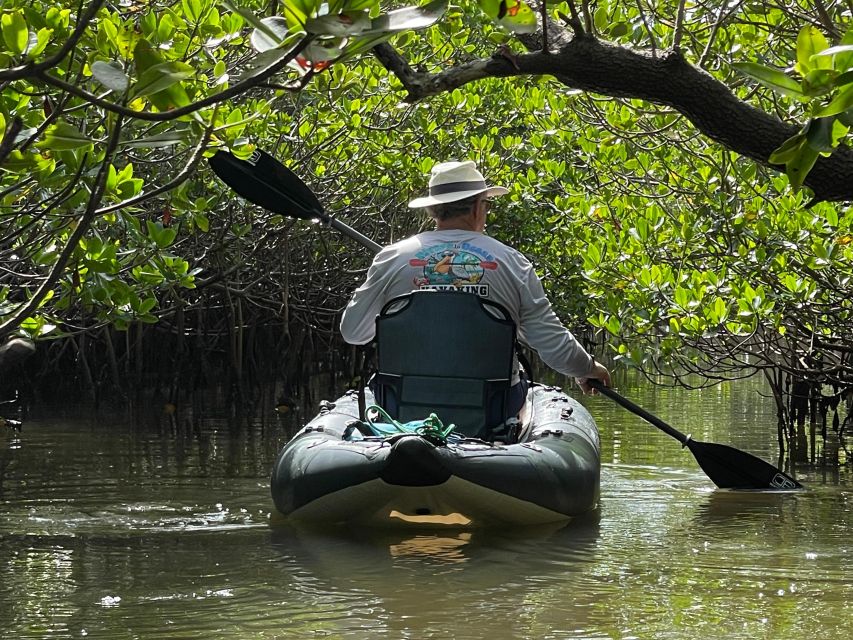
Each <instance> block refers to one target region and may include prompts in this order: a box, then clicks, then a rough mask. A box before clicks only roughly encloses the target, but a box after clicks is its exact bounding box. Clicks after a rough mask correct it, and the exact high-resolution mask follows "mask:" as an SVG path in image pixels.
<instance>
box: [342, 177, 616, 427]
mask: <svg viewBox="0 0 853 640" xmlns="http://www.w3.org/2000/svg"><path fill="white" fill-rule="evenodd" d="M506 193H508V191H507V190H506V189H505V188H503V187H495V186H488V185H487V184H486V181H485V179H484V178H483V175H482V174H481V173H480V172H479V171H478V170H477V167H476V165H475V164H474V163H473V162H471V161H467V162H442V163H440V164H437V165H435V166H434V167H433V169H432V175H431V177H430V181H429V195H428V196H426V197H423V198H415V199H414V200H412V201H411V202H410V203H409V207H412V208H421V207H426V208H427V211H428V212H429V214H430V216H432V218H433V219H434V221H435V231H427V232H425V233H420V234H418V235H415V236H412V237H410V238H406V239H405V240H401V241H399V242H396V243H394V244H392V245H389V246H387V247H385V248H384V249H383V250H382V251H380V252H379V253H378V254H377V255H376V257H375V258H374V260H373V264H372V265H371V266H370V269H369V270H368V272H367V279H366V280H365V282H364V284H362V285H361V286H360V287H359V288H358V289H356V291H355V293H354V294H353V297H352V299H351V300H350V302H349V304H348V305H347V308H346V309H345V310H344V314H343V318H342V319H341V334H342V335H343V337H344V340H346V341H347V342H349V343H350V344H366V343H368V342H370V341H371V340H372V339H373V337H374V334H375V331H376V325H375V321H376V316H377V315H378V314H379V312H380V310H381V309H382V307H383V306H384V305H385V303H387V302H388V301H389V300H391V299H392V298H394V297H396V296H399V295H403V294H405V293H409V292H410V291H412V290H414V289H438V290H457V291H466V292H470V293H474V294H476V295H480V296H482V297H484V298H486V299H488V300H491V301H493V302H497V303H498V304H500V305H502V306H503V307H505V308H506V309H507V310H508V311H509V313H510V315H511V316H512V319H513V321H514V322H515V325H516V327H517V331H518V339H519V341H521V342H522V343H524V344H526V345H528V346H530V347H532V348H534V349H536V351H537V352H538V353H539V356H540V357H541V358H542V360H543V361H544V362H545V364H547V365H548V366H549V367H551V368H552V369H554V370H556V371H559V372H560V373H563V374H565V375H569V376H574V377H575V378H576V380H577V382H578V384H579V385H580V387H581V389H582V390H583V392H584V393H590V392H592V393H594V391H593V390H592V388H591V387H590V386H589V384H588V383H587V380H588V379H590V378H595V379H598V380H601V381H602V382H603V383H604V384H605V385H607V386H610V372H609V371H608V370H607V368H606V367H605V366H604V365H602V364H600V363H598V362H596V361H595V360H594V359H593V357H592V356H591V355H590V354H589V353H587V352H586V350H585V349H584V348H583V347H582V346H581V345H580V343H579V342H578V341H577V340H576V339H575V338H574V336H573V335H572V334H571V333H570V332H569V331H568V330H567V329H566V328H565V327H564V326H563V324H562V323H561V322H560V320H559V318H557V315H556V314H555V313H554V311H553V309H552V308H551V303H550V302H549V301H548V298H547V297H546V296H545V291H544V289H543V287H542V283H541V282H540V280H539V277H538V276H537V275H536V272H535V271H534V269H533V265H532V264H531V263H530V261H529V260H527V258H525V257H524V256H523V255H521V253H519V252H518V251H516V250H515V249H512V248H510V247H508V246H506V245H504V244H502V243H500V242H498V241H497V240H495V239H494V238H490V237H489V236H487V235H485V234H484V231H485V228H486V213H487V212H488V210H489V199H490V198H492V197H494V196H501V195H504V194H506ZM526 389H527V386H526V381H524V380H520V379H519V375H518V368H517V366H516V370H515V371H514V373H513V393H512V394H511V400H510V406H511V411H512V413H517V412H518V410H519V409H520V408H521V406H522V404H523V401H524V397H525V395H526ZM513 405H515V406H513Z"/></svg>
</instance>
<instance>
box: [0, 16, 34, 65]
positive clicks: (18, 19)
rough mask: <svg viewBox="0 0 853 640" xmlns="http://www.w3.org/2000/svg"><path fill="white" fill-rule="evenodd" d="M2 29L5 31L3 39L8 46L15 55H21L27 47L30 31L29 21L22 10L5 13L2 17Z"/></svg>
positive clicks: (0, 24)
mask: <svg viewBox="0 0 853 640" xmlns="http://www.w3.org/2000/svg"><path fill="white" fill-rule="evenodd" d="M0 29H2V31H3V40H4V41H5V42H6V48H7V49H8V50H9V53H11V54H12V55H13V56H18V55H21V54H22V53H23V52H24V51H25V50H26V48H27V44H28V43H29V40H30V33H29V30H28V29H27V21H26V20H25V19H24V14H23V13H21V12H20V11H12V12H11V13H4V14H3V16H2V17H0Z"/></svg>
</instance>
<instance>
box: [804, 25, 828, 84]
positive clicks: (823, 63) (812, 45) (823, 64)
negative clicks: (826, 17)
mask: <svg viewBox="0 0 853 640" xmlns="http://www.w3.org/2000/svg"><path fill="white" fill-rule="evenodd" d="M828 48H829V42H827V40H826V37H824V35H823V34H822V33H821V32H820V30H819V29H818V28H817V27H815V26H812V25H807V26H805V27H803V28H802V29H800V33H799V34H798V35H797V65H796V68H797V71H798V72H799V73H800V75H806V74H807V73H808V72H809V71H810V70H812V69H815V68H817V69H831V68H832V61H831V60H829V59H828V58H822V57H819V56H816V54H818V53H820V52H821V51H824V50H825V49H828Z"/></svg>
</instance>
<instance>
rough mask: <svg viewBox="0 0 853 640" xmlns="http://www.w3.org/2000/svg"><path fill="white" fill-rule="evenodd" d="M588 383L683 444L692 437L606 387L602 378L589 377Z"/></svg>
mask: <svg viewBox="0 0 853 640" xmlns="http://www.w3.org/2000/svg"><path fill="white" fill-rule="evenodd" d="M587 384H588V385H589V386H590V387H592V388H593V389H595V390H596V391H598V392H599V393H600V394H602V395H605V396H607V397H608V398H610V399H611V400H613V401H614V402H616V403H617V404H621V405H622V406H623V407H625V408H626V409H627V410H628V411H630V412H631V413H633V414H635V415H638V416H640V417H641V418H642V419H643V420H645V421H646V422H648V423H650V424H653V425H654V426H656V427H657V428H658V429H660V430H661V431H663V432H664V433H665V434H667V435H669V436H672V437H673V438H675V439H676V440H678V441H679V442H680V443H681V444H682V445H686V444H687V441H688V440H689V439H690V438H689V437H688V436H686V435H684V434H683V433H681V432H680V431H679V430H678V429H676V428H674V427H671V426H670V425H668V424H667V423H666V422H664V421H663V420H661V419H660V418H658V417H657V416H656V415H652V414H651V413H649V412H648V411H646V410H645V409H643V408H642V407H639V406H637V405H636V404H634V403H633V402H631V401H630V400H628V398H624V397H622V396H621V395H619V394H618V393H616V392H615V391H614V390H613V389H611V388H610V387H605V386H604V385H603V384H602V382H601V380H596V379H595V378H589V379H587Z"/></svg>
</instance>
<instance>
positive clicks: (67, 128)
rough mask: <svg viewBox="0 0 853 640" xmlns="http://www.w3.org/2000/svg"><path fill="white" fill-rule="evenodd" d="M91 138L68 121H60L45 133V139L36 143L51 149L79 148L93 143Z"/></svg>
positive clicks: (43, 147) (38, 145) (42, 147)
mask: <svg viewBox="0 0 853 640" xmlns="http://www.w3.org/2000/svg"><path fill="white" fill-rule="evenodd" d="M93 142H94V141H93V140H92V139H91V138H87V137H86V136H85V135H83V134H82V133H81V132H80V130H79V129H78V128H77V127H75V126H73V125H71V124H69V123H67V122H58V123H56V124H53V125H50V126H49V127H48V128H47V130H46V131H45V133H44V140H42V141H41V142H39V143H37V144H36V147H38V148H39V149H50V150H51V151H62V150H71V149H79V148H80V147H86V146H89V145H91V144H93Z"/></svg>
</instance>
